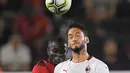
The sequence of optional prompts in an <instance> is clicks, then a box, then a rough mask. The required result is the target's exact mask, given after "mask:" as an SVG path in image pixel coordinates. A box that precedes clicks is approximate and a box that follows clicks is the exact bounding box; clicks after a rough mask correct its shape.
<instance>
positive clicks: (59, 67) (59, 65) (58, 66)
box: [54, 62, 63, 73]
mask: <svg viewBox="0 0 130 73" xmlns="http://www.w3.org/2000/svg"><path fill="white" fill-rule="evenodd" d="M62 66H63V62H62V63H60V64H58V65H57V66H56V67H55V69H54V73H59V72H60V70H61V67H62Z"/></svg>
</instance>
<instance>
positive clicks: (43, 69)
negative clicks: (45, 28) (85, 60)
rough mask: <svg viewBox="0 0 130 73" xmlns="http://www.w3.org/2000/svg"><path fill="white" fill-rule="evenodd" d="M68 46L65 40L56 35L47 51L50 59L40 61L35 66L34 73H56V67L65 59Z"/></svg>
mask: <svg viewBox="0 0 130 73" xmlns="http://www.w3.org/2000/svg"><path fill="white" fill-rule="evenodd" d="M66 51H67V50H66V46H65V43H64V40H63V39H61V38H60V37H58V38H57V37H56V38H55V39H53V40H51V41H50V42H49V44H48V48H47V53H48V55H49V59H48V60H47V61H46V60H41V61H39V62H38V63H37V64H36V65H35V66H34V68H33V70H32V73H54V68H55V66H56V65H57V64H59V63H60V62H63V61H65V56H66Z"/></svg>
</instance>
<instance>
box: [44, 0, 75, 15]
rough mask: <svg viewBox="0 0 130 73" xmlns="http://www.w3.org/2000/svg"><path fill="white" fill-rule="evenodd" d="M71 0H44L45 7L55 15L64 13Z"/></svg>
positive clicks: (68, 7)
mask: <svg viewBox="0 0 130 73" xmlns="http://www.w3.org/2000/svg"><path fill="white" fill-rule="evenodd" d="M71 4H72V0H46V2H45V5H46V7H47V9H48V10H49V11H50V12H52V13H54V14H57V15H62V14H65V13H66V12H67V11H68V10H69V9H70V7H71Z"/></svg>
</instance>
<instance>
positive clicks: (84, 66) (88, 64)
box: [54, 57, 109, 73]
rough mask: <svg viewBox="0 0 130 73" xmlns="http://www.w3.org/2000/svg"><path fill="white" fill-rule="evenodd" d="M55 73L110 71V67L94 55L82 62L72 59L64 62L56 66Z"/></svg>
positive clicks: (104, 72) (100, 72) (107, 72)
mask: <svg viewBox="0 0 130 73" xmlns="http://www.w3.org/2000/svg"><path fill="white" fill-rule="evenodd" d="M54 73H109V69H108V67H107V65H106V64H105V63H103V62H102V61H100V60H98V59H96V58H94V57H92V58H91V59H90V60H85V61H84V62H80V63H74V62H72V61H71V60H67V61H65V62H62V63H60V64H58V65H57V66H56V68H55V71H54Z"/></svg>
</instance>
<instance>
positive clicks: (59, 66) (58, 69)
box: [54, 60, 70, 73]
mask: <svg viewBox="0 0 130 73" xmlns="http://www.w3.org/2000/svg"><path fill="white" fill-rule="evenodd" d="M69 61H70V60H67V61H64V62H61V63H59V64H58V65H56V67H55V69H54V73H58V71H60V69H61V68H62V67H63V66H64V65H65V64H67V63H68V62H69Z"/></svg>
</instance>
